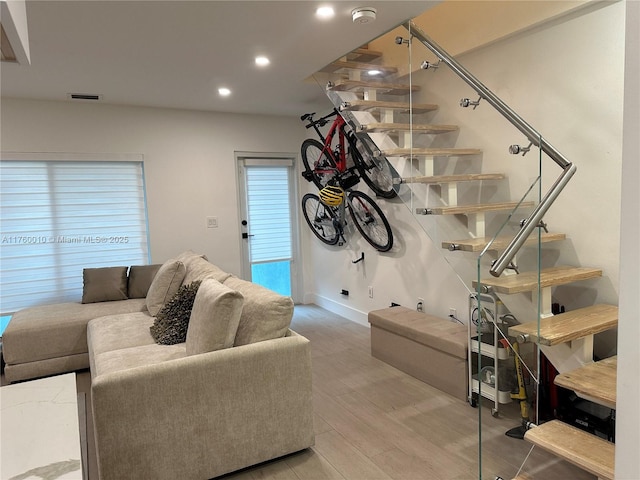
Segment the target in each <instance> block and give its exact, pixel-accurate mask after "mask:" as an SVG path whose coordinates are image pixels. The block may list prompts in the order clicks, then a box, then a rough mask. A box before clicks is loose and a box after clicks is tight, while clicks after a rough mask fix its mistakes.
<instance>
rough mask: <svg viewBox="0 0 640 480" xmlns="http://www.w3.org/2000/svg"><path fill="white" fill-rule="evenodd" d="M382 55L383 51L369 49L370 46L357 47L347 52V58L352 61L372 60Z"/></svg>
mask: <svg viewBox="0 0 640 480" xmlns="http://www.w3.org/2000/svg"><path fill="white" fill-rule="evenodd" d="M380 57H382V52H378V51H376V50H369V49H368V48H356V49H355V50H354V51H352V52H350V53H348V54H347V60H349V61H351V62H370V61H372V60H376V59H378V58H380Z"/></svg>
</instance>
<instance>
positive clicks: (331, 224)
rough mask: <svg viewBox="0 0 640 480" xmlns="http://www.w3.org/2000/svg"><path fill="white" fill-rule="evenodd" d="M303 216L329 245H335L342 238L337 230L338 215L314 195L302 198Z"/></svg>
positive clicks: (314, 231) (318, 235) (315, 232)
mask: <svg viewBox="0 0 640 480" xmlns="http://www.w3.org/2000/svg"><path fill="white" fill-rule="evenodd" d="M302 214H303V215H304V219H305V220H306V221H307V225H309V228H310V229H311V231H312V232H313V233H314V234H315V236H316V237H318V238H319V239H320V240H322V241H323V242H324V243H326V244H327V245H335V244H336V243H338V239H339V238H340V232H339V231H338V229H337V228H336V227H337V225H338V224H339V222H338V219H337V217H336V214H335V213H334V212H333V210H332V209H331V208H329V207H327V206H326V205H325V204H324V203H322V202H321V201H320V198H319V197H318V196H317V195H314V194H313V193H307V194H306V195H305V196H304V197H302Z"/></svg>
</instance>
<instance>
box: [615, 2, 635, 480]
mask: <svg viewBox="0 0 640 480" xmlns="http://www.w3.org/2000/svg"><path fill="white" fill-rule="evenodd" d="M625 3H626V9H627V10H626V14H627V18H626V22H627V23H626V26H627V28H626V38H627V41H626V59H625V86H624V94H625V107H624V143H623V164H622V173H623V177H622V222H621V225H620V236H621V245H620V319H619V321H618V325H619V328H618V331H619V335H618V390H617V403H616V407H617V411H616V415H617V422H616V438H617V439H621V441H620V440H619V441H618V442H617V444H616V466H615V467H616V468H615V471H616V479H618V480H635V479H638V478H640V456H638V452H640V412H639V410H638V403H639V401H638V398H640V385H639V384H638V371H640V350H639V349H638V342H640V327H639V323H638V311H640V295H639V293H640V280H639V279H640V276H639V275H638V271H640V209H639V208H638V206H639V205H640V193H639V191H638V185H639V184H640V166H639V165H638V152H639V151H640V137H639V136H638V132H640V31H639V30H638V25H639V24H640V3H638V2H636V1H629V0H628V1H626V2H625Z"/></svg>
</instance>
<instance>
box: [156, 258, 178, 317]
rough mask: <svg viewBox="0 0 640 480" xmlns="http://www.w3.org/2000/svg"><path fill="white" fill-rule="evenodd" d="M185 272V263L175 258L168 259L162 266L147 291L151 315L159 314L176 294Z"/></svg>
mask: <svg viewBox="0 0 640 480" xmlns="http://www.w3.org/2000/svg"><path fill="white" fill-rule="evenodd" d="M185 273H186V268H185V266H184V263H182V262H181V261H179V260H175V259H171V260H167V261H166V262H165V263H164V264H163V265H162V266H161V267H160V269H159V270H158V273H156V276H155V277H154V279H153V282H151V286H150V287H149V291H148V292H147V310H149V313H150V314H151V315H153V316H155V315H157V314H158V312H159V311H160V309H161V308H162V307H163V306H164V304H165V303H167V302H168V301H169V299H170V298H171V297H173V296H174V295H175V294H176V292H177V291H178V289H179V288H180V285H182V280H183V279H184V275H185Z"/></svg>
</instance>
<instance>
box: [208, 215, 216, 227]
mask: <svg viewBox="0 0 640 480" xmlns="http://www.w3.org/2000/svg"><path fill="white" fill-rule="evenodd" d="M207 228H218V217H207Z"/></svg>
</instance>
